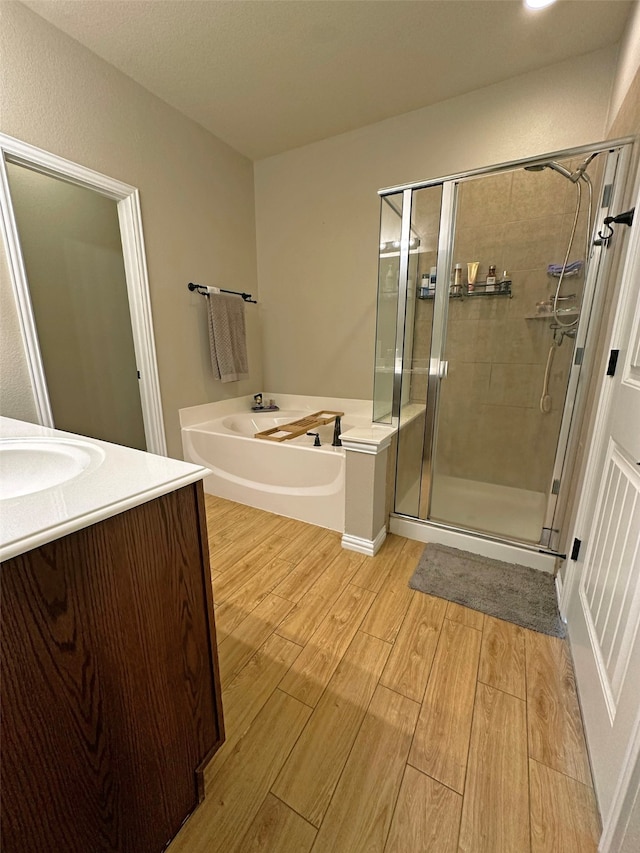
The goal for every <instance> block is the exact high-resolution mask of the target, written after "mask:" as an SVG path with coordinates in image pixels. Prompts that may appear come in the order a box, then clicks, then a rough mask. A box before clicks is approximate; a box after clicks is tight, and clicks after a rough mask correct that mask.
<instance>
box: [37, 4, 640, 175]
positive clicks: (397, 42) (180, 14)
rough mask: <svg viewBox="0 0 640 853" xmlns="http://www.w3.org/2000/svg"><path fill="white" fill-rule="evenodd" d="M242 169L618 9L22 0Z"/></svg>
mask: <svg viewBox="0 0 640 853" xmlns="http://www.w3.org/2000/svg"><path fill="white" fill-rule="evenodd" d="M25 5H26V6H28V7H29V8H31V9H32V10H33V11H35V12H37V13H38V14H39V15H41V16H42V17H43V18H45V19H46V20H48V21H50V22H51V23H52V24H53V25H54V26H56V27H58V28H59V29H61V30H63V31H64V32H66V33H68V34H69V35H70V36H72V37H73V38H74V39H77V41H79V42H81V43H82V44H84V45H86V46H87V47H88V48H89V49H90V50H92V51H94V52H95V53H96V54H98V55H99V56H101V57H102V58H103V59H105V60H107V62H110V63H111V64H112V65H114V66H116V68H119V69H120V70H121V71H123V72H124V73H125V74H128V75H129V76H130V77H132V78H133V79H134V80H136V81H137V82H138V83H140V84H141V85H142V86H144V87H145V88H147V89H148V90H149V91H151V92H153V93H154V94H155V95H157V96H158V97H160V98H162V99H163V100H165V101H166V102H167V103H169V104H171V105H172V106H174V107H176V108H177V109H178V110H180V111H181V112H182V113H184V114H185V115H187V116H189V117H190V118H192V119H194V120H195V121H197V122H199V123H200V124H201V125H203V126H204V127H206V128H207V129H208V130H210V131H211V132H212V133H214V134H215V135H216V136H218V137H219V138H220V139H223V140H224V141H225V142H227V143H228V144H229V145H231V146H233V147H234V148H236V149H237V150H238V151H241V152H243V153H244V154H246V155H247V156H248V157H251V158H252V159H260V158H262V157H267V156H269V155H272V154H276V153H279V152H281V151H285V150H287V149H290V148H295V147H297V146H300V145H305V144H307V143H309V142H314V141H316V140H319V139H324V138H326V137H329V136H333V135H335V134H338V133H343V132H344V131H348V130H353V129H355V128H358V127H362V126H364V125H366V124H370V123H372V122H376V121H380V120H382V119H385V118H389V117H391V116H394V115H399V114H401V113H404V112H408V111H409V110H414V109H418V108H419V107H424V106H427V105H429V104H433V103H436V102H438V101H442V100H445V99H446V98H451V97H454V96H456V95H461V94H464V93H465V92H469V91H472V90H474V89H477V88H480V87H482V86H487V85H490V84H492V83H497V82H499V81H501V80H505V79H507V78H509V77H513V76H515V75H517V74H522V73H525V72H527V71H532V70H534V69H537V68H541V67H543V66H545V65H550V64H552V63H555V62H559V61H561V60H563V59H567V58H569V57H572V56H578V55H580V54H584V53H588V52H590V51H592V50H596V49H598V48H601V47H605V46H607V45H611V44H614V43H616V42H617V41H619V39H620V38H621V36H622V34H623V32H624V27H625V23H626V22H627V19H628V17H629V14H630V11H631V7H632V5H633V4H632V2H631V0H629V2H627V0H561V2H559V3H557V4H556V5H555V6H552V7H550V8H549V9H545V10H542V11H539V12H535V13H534V12H529V11H527V10H526V9H524V8H523V6H522V3H521V2H520V0H125V2H121V0H25Z"/></svg>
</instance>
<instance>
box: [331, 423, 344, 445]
mask: <svg viewBox="0 0 640 853" xmlns="http://www.w3.org/2000/svg"><path fill="white" fill-rule="evenodd" d="M341 432H342V426H341V424H340V415H336V421H335V424H334V427H333V441H332V442H331V447H342V442H341V441H340V433H341Z"/></svg>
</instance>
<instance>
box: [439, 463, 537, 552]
mask: <svg viewBox="0 0 640 853" xmlns="http://www.w3.org/2000/svg"><path fill="white" fill-rule="evenodd" d="M546 506H547V496H546V495H545V494H543V493H542V492H531V491H528V490H527V489H515V488H512V487H511V486H500V485H497V484H495V483H481V482H479V481H477V480H465V479H462V478H461V477H449V476H444V475H438V474H436V475H435V477H434V481H433V491H432V498H431V513H430V518H431V519H432V520H433V521H444V522H446V523H447V524H454V525H455V526H456V527H465V528H470V529H472V530H479V531H483V532H485V533H497V534H498V535H500V536H506V537H507V538H509V539H517V540H519V541H522V542H538V541H539V539H540V534H541V532H542V525H543V523H544V516H545V511H546Z"/></svg>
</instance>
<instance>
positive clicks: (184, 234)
mask: <svg viewBox="0 0 640 853" xmlns="http://www.w3.org/2000/svg"><path fill="white" fill-rule="evenodd" d="M0 18H1V20H0V56H2V61H1V62H0V104H1V105H2V106H1V114H0V122H1V124H0V129H1V130H2V132H4V133H7V134H9V135H10V136H14V137H16V138H18V139H21V140H24V141H26V142H29V143H31V144H32V145H36V146H38V147H40V148H44V149H46V150H48V151H51V152H53V153H55V154H59V155H61V156H63V157H65V158H67V159H69V160H73V161H75V162H77V163H81V164H82V165H84V166H88V167H90V168H92V169H96V170H97V171H99V172H102V173H104V174H106V175H109V176H110V177H113V178H116V179H118V180H120V181H124V182H126V183H129V184H132V185H133V186H135V187H138V189H139V190H140V193H141V204H142V217H143V225H144V232H145V240H146V251H147V261H148V267H149V280H150V290H151V305H152V312H153V321H154V326H155V337H156V346H157V352H158V366H159V372H160V385H161V392H162V402H163V409H164V420H165V427H166V430H167V440H168V446H169V453H170V454H171V455H174V456H181V444H180V432H179V424H178V409H179V408H181V407H183V406H193V405H196V404H198V403H204V402H208V401H215V400H219V399H223V398H225V397H235V396H239V395H244V394H248V393H255V392H257V391H259V390H261V389H262V368H261V340H260V330H259V320H258V314H257V309H258V306H255V305H248V306H247V324H248V338H249V340H248V344H249V364H250V369H251V376H250V378H249V379H247V380H244V381H242V382H233V383H228V384H225V385H222V384H221V383H220V382H216V381H214V380H213V378H212V376H211V367H210V363H209V360H208V338H207V324H206V316H205V304H204V298H203V297H201V296H197V295H194V294H189V293H188V291H187V283H188V282H189V281H199V282H203V283H207V284H213V285H218V286H222V287H225V286H226V287H229V288H231V289H234V290H235V289H237V290H245V291H249V292H252V293H254V294H257V281H256V258H255V224H254V197H253V167H252V164H251V162H250V161H249V160H248V159H247V158H245V157H243V156H242V155H240V154H238V153H237V152H236V151H234V150H233V149H231V148H229V147H228V146H227V145H225V144H224V143H222V142H220V141H219V140H218V139H216V138H215V137H213V136H212V135H211V134H209V133H208V132H207V131H205V130H203V129H202V128H201V127H200V126H198V125H197V124H195V123H194V122H192V121H190V120H189V119H186V118H184V116H182V115H180V114H179V113H178V112H177V111H176V110H174V109H173V108H171V107H169V106H168V105H167V104H165V103H164V102H163V101H161V100H160V99H158V98H156V97H154V96H152V95H151V94H149V92H147V91H146V90H145V89H143V88H142V87H140V86H138V85H137V84H136V83H134V82H133V81H132V80H131V79H129V78H128V77H126V76H125V75H124V74H122V73H120V72H119V71H117V70H116V69H115V68H113V67H112V66H110V65H109V64H107V63H106V62H103V61H102V60H101V59H99V58H98V57H96V56H95V55H94V54H92V53H91V52H90V51H88V50H87V49H85V48H84V47H82V46H81V45H79V44H78V43H77V42H75V41H73V40H72V39H70V38H69V37H68V36H66V35H64V34H63V33H61V32H60V31H59V30H56V29H55V28H53V27H51V26H50V25H49V24H48V23H46V22H45V21H44V20H42V18H40V17H38V16H37V15H35V14H33V13H32V12H31V11H29V10H28V9H26V8H25V7H24V6H22V5H20V4H16V3H6V2H5V3H2V4H0ZM3 261H4V259H3ZM8 288H9V284H8V280H7V278H6V277H5V276H3V279H2V289H3V302H6V301H8V300H9V297H8V296H7V293H8ZM3 313H4V312H3ZM5 331H7V332H9V333H10V334H11V336H12V337H11V341H7V342H6V349H7V351H8V352H9V353H10V354H11V358H12V367H11V368H10V369H9V368H6V367H5V365H4V363H3V372H2V389H3V391H4V390H5V379H6V376H7V374H8V372H9V370H11V373H12V376H11V377H10V378H9V379H8V380H7V381H6V386H7V393H6V396H5V395H3V402H2V411H3V413H4V414H6V415H9V416H11V415H14V416H22V417H27V416H28V410H29V408H30V405H31V404H30V401H29V400H28V399H26V398H25V395H24V394H22V393H20V392H19V390H18V389H17V388H16V384H18V385H19V386H20V387H21V383H15V382H14V381H13V371H14V370H15V371H16V375H17V374H18V373H21V374H22V375H23V376H24V365H23V364H19V363H18V362H19V361H20V350H21V344H20V342H19V341H18V340H17V338H16V326H15V324H14V323H12V322H11V317H9V319H8V321H7V322H6V324H5V321H4V320H3V332H5ZM3 361H4V353H3Z"/></svg>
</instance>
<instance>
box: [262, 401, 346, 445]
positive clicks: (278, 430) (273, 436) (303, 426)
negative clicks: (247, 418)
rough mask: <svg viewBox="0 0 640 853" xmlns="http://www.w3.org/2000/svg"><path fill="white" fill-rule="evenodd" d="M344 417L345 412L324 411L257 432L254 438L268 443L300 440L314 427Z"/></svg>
mask: <svg viewBox="0 0 640 853" xmlns="http://www.w3.org/2000/svg"><path fill="white" fill-rule="evenodd" d="M343 416H344V412H331V411H328V410H327V409H322V410H321V411H319V412H314V413H313V414H312V415H306V416H305V417H304V418H299V419H298V420H297V421H291V422H290V423H288V424H282V426H278V427H272V428H271V429H263V430H262V432H257V433H256V434H255V436H254V437H255V438H264V439H266V440H267V441H288V440H289V439H290V438H298V436H300V435H304V434H305V433H307V432H309V430H310V429H314V427H317V426H324V425H325V424H330V423H332V421H335V419H336V418H341V417H343Z"/></svg>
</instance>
